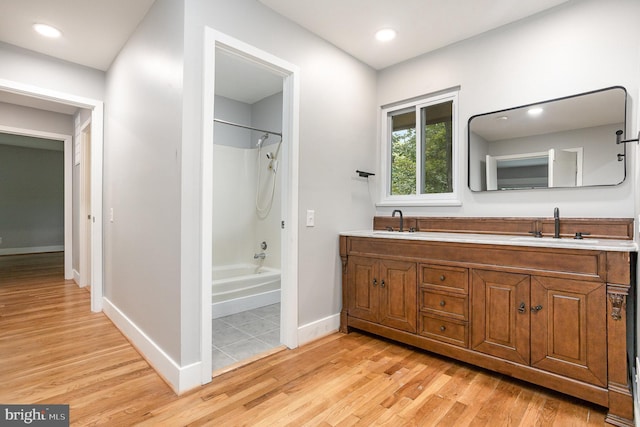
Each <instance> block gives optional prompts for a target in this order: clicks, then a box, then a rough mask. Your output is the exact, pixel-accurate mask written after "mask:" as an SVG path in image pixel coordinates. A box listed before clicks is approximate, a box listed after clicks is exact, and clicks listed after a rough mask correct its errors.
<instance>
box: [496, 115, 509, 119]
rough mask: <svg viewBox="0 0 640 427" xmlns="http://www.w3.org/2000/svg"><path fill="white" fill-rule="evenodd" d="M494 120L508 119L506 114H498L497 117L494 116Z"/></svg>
mask: <svg viewBox="0 0 640 427" xmlns="http://www.w3.org/2000/svg"><path fill="white" fill-rule="evenodd" d="M496 120H509V117H507V116H498V117H496Z"/></svg>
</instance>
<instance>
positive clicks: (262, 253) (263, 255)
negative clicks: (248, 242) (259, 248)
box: [253, 252, 267, 259]
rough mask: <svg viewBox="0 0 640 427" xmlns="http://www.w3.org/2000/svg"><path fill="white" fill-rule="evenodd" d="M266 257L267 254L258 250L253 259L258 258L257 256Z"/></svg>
mask: <svg viewBox="0 0 640 427" xmlns="http://www.w3.org/2000/svg"><path fill="white" fill-rule="evenodd" d="M266 257H267V254H265V253H264V252H260V253H259V254H255V255H254V256H253V259H258V258H260V259H265V258H266Z"/></svg>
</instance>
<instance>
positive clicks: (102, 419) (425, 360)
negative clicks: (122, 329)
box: [0, 254, 606, 427]
mask: <svg viewBox="0 0 640 427" xmlns="http://www.w3.org/2000/svg"><path fill="white" fill-rule="evenodd" d="M62 277H63V268H62V254H43V255H35V256H34V255H31V256H7V257H0V384H1V386H0V403H5V404H6V403H24V404H35V403H50V404H56V403H65V404H69V405H70V417H71V424H72V425H78V426H80V425H108V426H131V425H143V426H144V425H146V426H183V425H192V426H199V425H215V426H240V425H247V426H284V425H291V426H301V425H308V426H351V425H358V426H369V425H376V424H378V425H389V426H431V425H439V426H456V427H457V426H562V427H565V426H586V425H588V426H602V425H606V424H605V423H604V409H602V408H599V407H596V406H592V405H589V404H587V403H585V402H582V401H579V400H576V399H573V398H570V397H566V396H563V395H560V394H557V393H554V392H551V391H548V390H545V389H542V388H539V387H536V386H533V385H530V384H526V383H523V382H519V381H516V380H513V379H510V378H506V377H503V376H501V375H498V374H494V373H491V372H488V371H484V370H482V369H478V368H475V367H472V366H469V365H465V364H462V363H458V362H455V361H452V360H449V359H446V358H441V357H437V356H434V355H430V354H428V353H426V352H422V351H418V350H414V349H412V348H409V347H407V346H403V345H399V344H395V343H392V342H388V341H384V340H381V339H378V338H374V337H370V336H367V335H363V334H359V333H351V334H349V335H342V334H333V335H331V336H329V337H326V338H323V339H321V340H318V341H316V342H314V343H311V344H308V345H305V346H303V347H301V348H299V349H296V350H292V351H289V350H286V351H282V352H279V353H276V354H272V355H270V356H268V357H266V358H263V359H260V360H258V361H256V362H254V363H252V364H249V365H246V366H244V367H241V368H238V369H236V370H234V371H231V372H228V373H225V374H223V375H221V376H218V377H216V378H214V380H213V382H212V383H211V384H209V385H206V386H203V387H199V388H198V389H196V390H193V391H191V392H188V393H185V394H184V395H182V396H176V395H175V394H174V393H173V392H172V391H171V389H170V388H169V387H168V386H167V385H166V384H165V383H164V382H163V381H162V380H161V379H160V377H159V376H158V375H157V374H156V373H155V371H154V370H153V369H151V367H150V366H149V365H148V364H147V363H146V362H145V360H144V359H143V358H142V357H141V356H140V355H139V354H138V353H137V352H136V351H135V349H133V347H132V346H131V345H130V344H129V343H128V341H127V340H126V339H125V338H124V337H123V336H122V335H121V334H120V333H119V331H118V330H117V329H116V328H115V326H113V325H112V324H111V323H110V321H109V320H108V319H107V318H106V317H105V316H104V315H103V314H102V313H91V312H90V310H89V305H90V302H89V293H88V292H87V291H86V290H84V289H79V288H78V287H77V286H76V285H75V284H74V283H73V282H72V281H65V280H63V278H62Z"/></svg>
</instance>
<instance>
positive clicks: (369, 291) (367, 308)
mask: <svg viewBox="0 0 640 427" xmlns="http://www.w3.org/2000/svg"><path fill="white" fill-rule="evenodd" d="M347 286H348V293H349V303H348V304H349V306H348V307H349V316H353V317H357V318H359V319H363V320H368V321H371V322H377V321H378V299H379V298H378V286H379V278H378V260H376V259H373V258H363V257H358V256H352V257H349V264H348V267H347Z"/></svg>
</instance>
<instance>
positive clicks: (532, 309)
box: [531, 304, 542, 313]
mask: <svg viewBox="0 0 640 427" xmlns="http://www.w3.org/2000/svg"><path fill="white" fill-rule="evenodd" d="M540 310H542V306H541V305H540V304H538V305H536V306H535V307H531V312H532V313H537V312H539V311H540Z"/></svg>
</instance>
